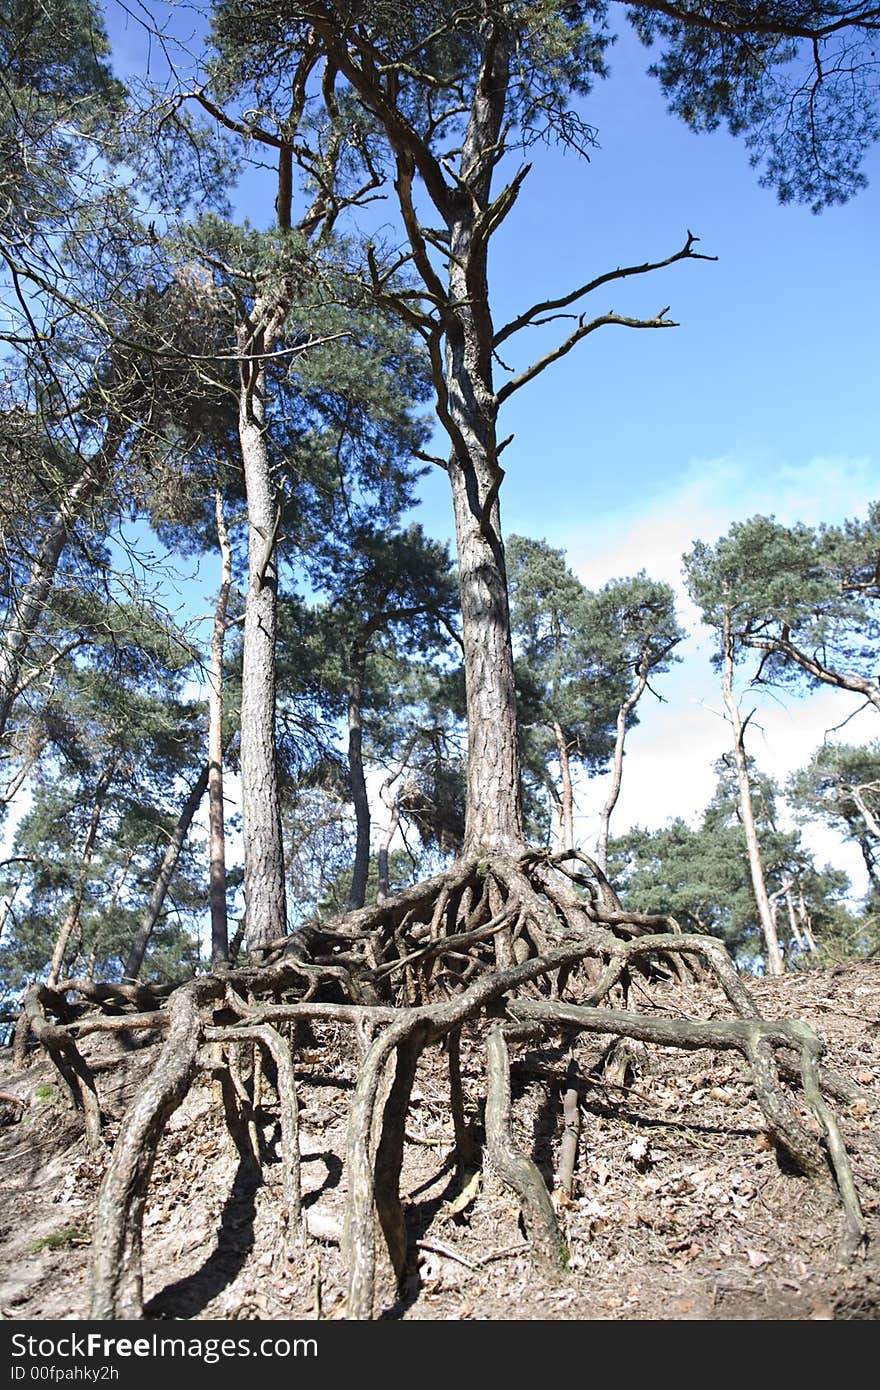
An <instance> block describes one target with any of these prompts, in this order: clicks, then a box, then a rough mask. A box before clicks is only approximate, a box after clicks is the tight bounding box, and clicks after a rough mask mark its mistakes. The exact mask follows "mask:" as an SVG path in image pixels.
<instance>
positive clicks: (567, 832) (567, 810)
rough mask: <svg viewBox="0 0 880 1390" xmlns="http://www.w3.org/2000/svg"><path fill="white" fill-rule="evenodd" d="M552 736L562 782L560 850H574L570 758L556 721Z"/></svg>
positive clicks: (559, 726)
mask: <svg viewBox="0 0 880 1390" xmlns="http://www.w3.org/2000/svg"><path fill="white" fill-rule="evenodd" d="M553 735H554V737H555V739H556V756H557V758H558V759H559V776H560V780H561V781H562V802H561V806H560V819H561V821H562V848H563V849H574V793H573V791H572V786H571V757H570V755H569V751H568V743H567V742H566V738H565V734H564V733H563V730H562V725H561V724H560V723H559V721H558V720H557V719H554V721H553Z"/></svg>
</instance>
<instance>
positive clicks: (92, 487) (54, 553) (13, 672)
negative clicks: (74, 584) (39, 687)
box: [0, 426, 125, 739]
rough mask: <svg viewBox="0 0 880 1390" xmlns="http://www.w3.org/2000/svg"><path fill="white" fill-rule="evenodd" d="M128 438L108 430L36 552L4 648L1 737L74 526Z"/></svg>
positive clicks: (0, 655)
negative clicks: (29, 650)
mask: <svg viewBox="0 0 880 1390" xmlns="http://www.w3.org/2000/svg"><path fill="white" fill-rule="evenodd" d="M124 436H125V430H124V429H122V428H121V427H116V428H113V429H111V428H110V427H109V426H108V428H107V431H106V433H105V436H104V442H103V444H102V446H101V449H100V451H99V452H98V454H97V455H96V456H95V458H93V459H90V460H89V462H88V463H87V464H86V465H85V467H84V468H83V470H82V472H81V473H80V475H79V477H78V478H77V479H76V481H75V482H73V483H72V484H71V485H70V487H69V488H68V490H67V492H66V494H65V496H64V498H63V500H62V502H61V504H60V506H59V507H58V510H57V511H56V512H55V514H54V516H53V517H52V519H51V521H50V523H49V527H48V529H47V531H46V534H45V535H44V536H43V539H42V541H41V542H40V545H39V546H38V548H37V553H36V555H35V556H34V559H33V561H32V563H31V568H30V573H29V574H28V578H27V582H26V584H25V586H24V590H23V591H22V594H21V597H20V599H19V600H18V602H17V603H16V604H15V605H14V608H13V612H12V615H11V618H10V620H9V623H8V624H7V627H6V630H5V632H4V634H3V642H2V645H0V739H2V737H3V735H4V733H5V732H6V726H7V724H8V722H9V716H10V713H11V712H12V706H13V704H14V703H15V698H16V695H17V694H18V685H19V680H20V677H21V670H22V667H23V665H24V661H25V657H26V656H27V652H28V648H29V646H30V643H31V640H32V638H33V637H34V634H35V633H36V631H37V628H38V627H39V625H40V622H41V620H42V617H43V613H44V612H45V609H46V604H47V602H48V599H49V595H50V594H51V592H52V587H53V585H54V583H55V574H56V571H57V569H58V562H59V560H60V559H61V556H62V554H63V553H64V547H65V546H66V545H67V540H68V537H69V535H70V530H71V527H72V526H73V525H74V524H75V522H76V521H78V520H79V518H80V517H81V516H82V515H83V513H84V511H85V509H86V507H88V505H89V503H90V502H91V501H92V500H93V498H94V497H95V496H96V495H97V493H98V492H99V491H100V490H101V488H102V487H103V485H104V483H105V482H106V479H107V475H108V473H109V470H110V467H111V466H112V463H113V461H114V459H115V458H116V455H117V454H118V452H119V449H120V446H121V444H122V440H123V438H124Z"/></svg>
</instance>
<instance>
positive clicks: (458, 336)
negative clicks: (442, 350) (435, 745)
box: [398, 35, 524, 854]
mask: <svg viewBox="0 0 880 1390" xmlns="http://www.w3.org/2000/svg"><path fill="white" fill-rule="evenodd" d="M509 65H510V46H509V39H508V38H507V37H506V36H505V37H499V36H498V35H492V36H488V35H487V42H486V51H485V56H484V60H483V65H482V71H481V73H480V76H479V78H478V80H477V83H476V86H475V89H474V95H473V100H472V104H471V111H470V116H469V121H468V128H467V132H466V134H465V139H464V144H463V147H462V153H461V164H460V167H461V170H462V173H463V175H464V176H466V177H467V182H468V191H467V192H466V193H462V194H461V196H455V197H451V198H449V200H448V204H447V226H448V231H449V245H450V252H451V254H450V258H449V285H448V302H449V304H450V305H454V306H455V308H454V311H453V313H452V314H451V315H450V318H449V321H448V323H447V327H446V362H445V397H446V409H445V413H446V420H445V421H444V423H446V425H447V430H448V432H449V433H450V437H451V440H452V445H453V448H452V453H451V456H450V459H449V465H448V471H449V478H450V482H451V484H452V496H453V504H454V509H455V530H456V538H457V543H458V564H459V585H460V592H461V616H462V632H463V638H464V661H465V685H466V692H467V723H468V768H467V814H466V821H465V836H464V852H465V854H477V853H483V854H485V853H494V854H506V853H511V852H513V851H515V850H517V849H518V848H520V847H521V846H522V845H523V841H524V836H523V826H522V807H521V800H520V769H519V751H518V747H517V729H516V690H515V681H514V672H513V649H512V645H511V636H510V610H509V606H508V597H507V572H506V568H505V563H504V548H503V545H502V540H501V513H500V508H499V504H498V490H499V487H500V485H501V480H502V477H503V472H502V470H501V467H500V465H499V462H498V454H499V447H498V437H497V416H498V401H497V398H496V395H495V391H494V388H493V379H492V347H493V339H494V330H493V325H492V316H491V312H490V308H489V289H488V276H487V264H486V255H487V246H488V237H487V236H486V234H485V229H484V221H485V214H486V210H487V208H488V206H489V200H490V195H491V182H492V170H493V158H492V154H491V151H492V150H493V149H494V148H495V146H496V144H497V141H498V138H499V135H500V132H501V126H502V122H503V119H504V108H505V103H506V99H507V87H508V82H509ZM398 188H400V183H399V184H398Z"/></svg>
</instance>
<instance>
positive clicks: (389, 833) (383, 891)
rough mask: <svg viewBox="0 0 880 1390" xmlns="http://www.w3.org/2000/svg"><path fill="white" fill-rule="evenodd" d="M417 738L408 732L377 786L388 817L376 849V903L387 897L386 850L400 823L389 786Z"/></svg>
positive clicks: (388, 883)
mask: <svg viewBox="0 0 880 1390" xmlns="http://www.w3.org/2000/svg"><path fill="white" fill-rule="evenodd" d="M417 739H418V734H417V733H414V734H410V736H409V738H408V739H407V741H406V746H405V747H404V750H403V753H402V754H401V756H400V758H399V760H398V762H397V764H396V765H395V767H394V768H393V769H392V771H391V772H389V774H388V776H387V777H386V778H385V781H384V782H383V783H382V785H381V787H380V788H379V796H380V797H381V799H382V802H383V804H384V805H385V806H386V807H387V808H388V817H389V818H388V828H387V830H386V831H385V834H384V835H383V836H382V841H381V843H380V845H379V851H378V859H379V883H378V887H377V889H376V902H377V903H383V902H384V901H385V899H386V898H387V897H388V894H389V892H390V891H391V888H390V882H389V874H388V852H389V850H390V849H391V841H392V840H393V839H394V836H395V835H396V834H397V827H398V826H399V825H400V801H399V800H398V793H397V792H395V793H394V795H392V793H391V788H392V786H393V785H394V783H395V782H396V781H397V779H398V778H399V777H402V776H403V773H404V771H405V769H406V765H407V763H408V762H409V760H410V756H411V754H412V751H413V749H414V748H415V746H416V741H417Z"/></svg>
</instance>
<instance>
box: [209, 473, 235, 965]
mask: <svg viewBox="0 0 880 1390" xmlns="http://www.w3.org/2000/svg"><path fill="white" fill-rule="evenodd" d="M214 510H215V513H216V517H217V544H218V545H219V547H220V573H221V579H220V590H219V593H218V594H217V607H216V608H215V610H214V633H213V637H212V640H211V670H210V676H209V682H208V850H209V855H210V878H209V888H208V897H209V900H210V903H211V964H212V965H213V966H214V967H215V968H216V967H217V966H220V965H225V964H226V962H227V961H228V960H229V924H228V921H227V915H226V840H225V835H224V826H223V652H224V647H225V641H226V613H227V608H228V606H229V590H230V588H231V587H232V551H231V549H230V546H229V534H228V532H227V530H226V518H225V516H224V515H223V496H222V494H221V492H220V490H219V488H218V490H217V492H216V493H215V494H214Z"/></svg>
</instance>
